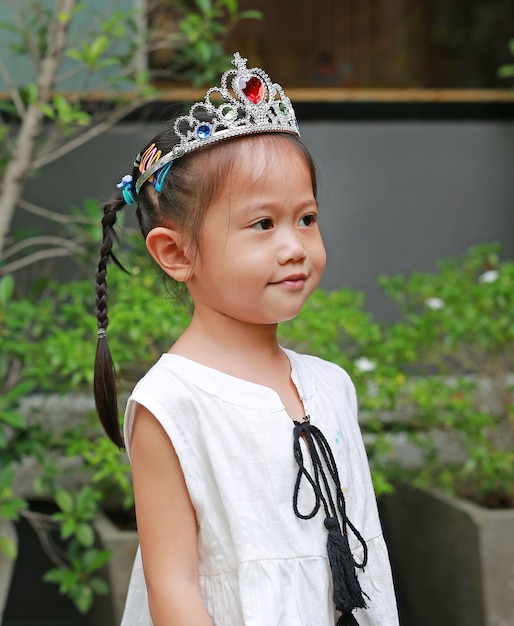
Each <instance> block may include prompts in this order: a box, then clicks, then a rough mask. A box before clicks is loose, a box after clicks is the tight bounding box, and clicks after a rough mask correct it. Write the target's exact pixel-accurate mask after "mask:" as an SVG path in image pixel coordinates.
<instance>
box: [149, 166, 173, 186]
mask: <svg viewBox="0 0 514 626" xmlns="http://www.w3.org/2000/svg"><path fill="white" fill-rule="evenodd" d="M172 165H173V161H170V162H169V163H168V165H165V166H164V167H162V168H161V169H160V170H159V171H158V172H157V174H156V176H155V178H154V180H153V186H154V187H155V191H157V192H158V193H160V192H161V191H162V184H163V183H164V179H165V178H166V176H167V175H168V172H169V171H170V167H171V166H172Z"/></svg>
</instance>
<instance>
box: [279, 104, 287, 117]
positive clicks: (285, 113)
mask: <svg viewBox="0 0 514 626" xmlns="http://www.w3.org/2000/svg"><path fill="white" fill-rule="evenodd" d="M278 108H279V109H280V112H281V113H282V115H287V107H286V105H285V104H284V103H283V102H280V103H279V105H278Z"/></svg>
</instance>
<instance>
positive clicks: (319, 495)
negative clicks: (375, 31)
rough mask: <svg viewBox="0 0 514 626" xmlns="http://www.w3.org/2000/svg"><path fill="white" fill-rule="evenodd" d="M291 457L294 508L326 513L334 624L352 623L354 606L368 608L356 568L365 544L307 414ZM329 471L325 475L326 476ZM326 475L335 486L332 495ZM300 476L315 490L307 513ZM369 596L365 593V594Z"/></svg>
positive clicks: (327, 449)
mask: <svg viewBox="0 0 514 626" xmlns="http://www.w3.org/2000/svg"><path fill="white" fill-rule="evenodd" d="M294 424H295V426H294V438H293V439H294V443H293V449H294V456H295V460H296V463H297V464H298V474H297V477H296V483H295V488H294V495H293V509H294V512H295V514H296V516H297V517H299V518H300V519H305V520H306V519H312V518H313V517H315V515H316V514H317V513H318V511H319V509H320V507H321V506H323V510H324V513H325V522H324V523H325V528H326V529H327V530H328V537H327V553H328V558H329V562H330V569H331V571H332V579H333V588H334V592H333V598H334V603H335V606H336V609H337V610H338V611H340V612H341V613H342V615H341V618H340V619H339V621H338V622H337V626H352V625H357V626H358V622H357V620H356V619H355V617H354V616H353V614H352V612H353V611H354V610H355V609H357V608H363V609H365V608H367V606H366V602H365V600H364V596H366V594H365V593H363V591H362V590H361V587H360V584H359V581H358V579H357V574H356V572H355V568H356V567H357V568H360V569H364V567H365V566H366V563H367V561H368V547H367V545H366V542H365V541H364V539H363V537H362V536H361V534H360V533H359V531H358V530H357V529H356V528H355V526H354V525H353V524H352V522H351V521H350V520H349V519H348V516H347V514H346V503H345V499H344V495H343V491H342V489H341V482H340V480H339V473H338V471H337V466H336V463H335V459H334V455H333V454H332V450H331V449H330V445H329V443H328V441H327V440H326V438H325V436H324V435H323V433H322V432H321V430H320V429H319V428H317V426H314V425H313V424H311V422H310V418H309V416H306V418H305V421H303V422H296V421H295V422H294ZM302 437H303V439H304V440H305V442H306V444H307V447H308V449H309V452H310V455H311V459H312V474H310V473H309V471H308V470H307V469H306V467H305V464H304V458H303V451H302V447H301V442H300V439H301V438H302ZM327 472H328V476H327ZM329 477H330V478H331V479H332V483H333V485H334V487H335V499H334V497H333V495H332V491H333V489H331V486H330V483H329ZM302 479H305V480H307V482H308V483H309V485H310V486H311V487H312V491H313V493H314V506H313V507H312V510H311V511H310V512H309V513H301V512H300V510H299V509H298V496H299V492H300V486H301V483H302ZM348 529H349V530H351V532H352V533H353V534H354V536H355V537H356V538H357V540H358V541H359V543H360V544H361V545H362V549H363V558H362V562H361V563H358V562H356V561H355V559H354V558H353V555H352V553H351V550H350V546H349V543H348ZM366 597H368V596H366Z"/></svg>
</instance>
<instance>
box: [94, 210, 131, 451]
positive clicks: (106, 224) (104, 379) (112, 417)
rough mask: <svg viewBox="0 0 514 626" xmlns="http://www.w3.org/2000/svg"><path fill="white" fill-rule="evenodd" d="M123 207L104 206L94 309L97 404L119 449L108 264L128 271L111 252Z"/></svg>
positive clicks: (119, 437) (119, 433)
mask: <svg viewBox="0 0 514 626" xmlns="http://www.w3.org/2000/svg"><path fill="white" fill-rule="evenodd" d="M124 206H125V201H124V200H122V199H121V198H117V199H115V200H111V201H110V202H107V203H106V204H105V205H104V217H103V219H102V229H103V244H102V248H101V250H100V260H99V261H98V267H97V270H96V279H95V309H96V325H97V327H98V343H97V346H96V357H95V372H94V394H95V404H96V410H97V412H98V416H99V418H100V421H101V423H102V425H103V427H104V429H105V432H106V433H107V435H108V436H109V438H110V439H111V440H112V441H113V442H114V443H115V444H116V445H117V446H119V447H120V448H122V447H123V446H124V444H123V436H122V433H121V429H120V424H119V420H118V398H117V390H116V370H115V368H114V363H113V360H112V356H111V351H110V350H109V343H108V341H107V335H106V331H107V326H108V325H109V317H108V315H107V310H108V307H107V263H108V262H109V259H112V261H113V262H114V263H115V264H116V265H117V266H118V267H119V268H120V269H121V270H122V271H124V272H125V273H127V271H126V269H125V268H124V267H123V266H122V265H121V263H120V262H119V261H118V259H117V258H116V256H115V255H114V253H113V252H112V247H113V245H114V242H115V240H116V233H115V231H114V226H115V224H116V218H117V214H118V211H121V210H122V209H123V207H124Z"/></svg>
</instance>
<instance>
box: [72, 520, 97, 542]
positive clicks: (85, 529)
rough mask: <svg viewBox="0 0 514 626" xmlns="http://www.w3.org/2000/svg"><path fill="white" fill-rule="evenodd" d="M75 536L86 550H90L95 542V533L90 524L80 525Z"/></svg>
mask: <svg viewBox="0 0 514 626" xmlns="http://www.w3.org/2000/svg"><path fill="white" fill-rule="evenodd" d="M75 536H76V537H77V541H78V542H79V543H80V545H81V546H84V547H85V548H90V547H91V546H92V545H93V543H94V541H95V533H94V531H93V528H92V526H90V525H89V524H79V525H78V526H77V530H76V531H75Z"/></svg>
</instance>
